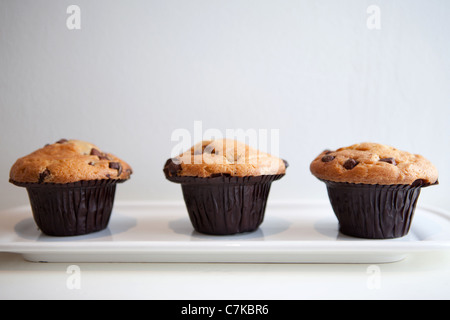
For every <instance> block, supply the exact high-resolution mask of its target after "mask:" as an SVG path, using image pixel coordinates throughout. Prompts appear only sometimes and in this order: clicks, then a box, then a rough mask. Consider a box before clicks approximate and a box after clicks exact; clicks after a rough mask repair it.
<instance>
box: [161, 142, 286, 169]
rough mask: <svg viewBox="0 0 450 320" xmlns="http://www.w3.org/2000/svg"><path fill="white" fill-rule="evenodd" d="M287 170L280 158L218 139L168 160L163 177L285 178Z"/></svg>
mask: <svg viewBox="0 0 450 320" xmlns="http://www.w3.org/2000/svg"><path fill="white" fill-rule="evenodd" d="M286 167H287V162H286V161H284V160H282V159H280V158H277V157H275V156H272V155H270V154H268V153H264V152H261V151H258V150H256V149H254V148H251V147H249V146H248V145H246V144H245V143H242V142H239V141H236V140H231V139H221V140H213V141H211V140H207V141H202V142H200V143H198V144H196V145H195V146H193V147H192V148H191V149H189V150H188V151H186V152H184V153H183V154H181V155H179V156H178V157H175V158H173V159H169V160H168V161H167V162H166V164H165V166H164V173H165V174H166V177H174V176H178V177H200V178H209V177H216V176H222V175H225V176H233V177H248V176H262V175H280V174H285V173H286Z"/></svg>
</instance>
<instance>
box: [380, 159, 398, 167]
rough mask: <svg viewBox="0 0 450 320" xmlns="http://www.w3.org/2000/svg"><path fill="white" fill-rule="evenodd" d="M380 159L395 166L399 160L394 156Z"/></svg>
mask: <svg viewBox="0 0 450 320" xmlns="http://www.w3.org/2000/svg"><path fill="white" fill-rule="evenodd" d="M380 161H381V162H387V163H390V164H393V165H394V166H396V165H397V162H396V161H395V159H394V158H383V159H380Z"/></svg>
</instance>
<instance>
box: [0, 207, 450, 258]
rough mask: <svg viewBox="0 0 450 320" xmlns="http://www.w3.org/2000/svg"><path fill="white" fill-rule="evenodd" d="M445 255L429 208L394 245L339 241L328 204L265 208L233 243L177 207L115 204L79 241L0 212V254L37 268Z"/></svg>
mask: <svg viewBox="0 0 450 320" xmlns="http://www.w3.org/2000/svg"><path fill="white" fill-rule="evenodd" d="M448 249H450V214H449V213H448V212H446V211H443V210H441V209H436V208H431V207H418V208H417V210H416V213H415V216H414V220H413V225H412V228H411V230H410V233H409V234H408V235H407V236H405V237H403V238H400V239H394V240H366V239H358V238H353V237H348V236H345V235H343V234H341V233H340V232H339V226H338V222H337V219H336V217H335V215H334V213H333V211H332V209H331V206H330V204H329V203H328V202H327V201H324V202H312V201H298V202H269V205H268V207H267V210H266V214H265V220H264V222H263V224H262V225H261V227H260V228H259V229H258V230H256V231H255V232H252V233H246V234H238V235H232V236H211V235H204V234H200V233H198V232H195V231H194V230H193V228H192V225H191V223H190V221H189V218H188V215H187V212H186V208H185V206H184V203H181V202H179V203H163V202H116V204H115V207H114V210H113V214H112V217H111V220H110V224H109V226H108V228H107V229H105V230H103V231H100V232H97V233H93V234H90V235H84V236H76V237H49V236H46V235H44V234H42V233H41V232H40V231H39V230H38V229H37V227H36V225H35V223H34V220H33V218H32V214H31V209H30V207H29V206H25V207H19V208H15V209H11V210H6V211H3V212H0V252H12V253H18V254H21V255H22V256H23V257H24V259H26V260H29V261H34V262H70V263H77V262H78V263H81V262H197V263H199V262H220V263H386V262H395V261H399V260H402V259H404V258H405V257H406V256H408V255H409V254H411V253H415V252H425V251H433V250H448Z"/></svg>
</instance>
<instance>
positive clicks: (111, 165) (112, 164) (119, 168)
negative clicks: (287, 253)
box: [109, 162, 122, 176]
mask: <svg viewBox="0 0 450 320" xmlns="http://www.w3.org/2000/svg"><path fill="white" fill-rule="evenodd" d="M109 168H110V169H115V170H117V171H118V173H117V176H120V175H121V174H122V165H121V164H120V162H110V163H109Z"/></svg>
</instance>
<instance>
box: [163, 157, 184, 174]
mask: <svg viewBox="0 0 450 320" xmlns="http://www.w3.org/2000/svg"><path fill="white" fill-rule="evenodd" d="M180 170H181V163H175V162H174V161H173V159H169V160H167V161H166V164H165V165H164V170H163V171H164V174H165V175H166V176H167V177H174V176H176V175H177V174H178V172H179V171H180Z"/></svg>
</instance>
